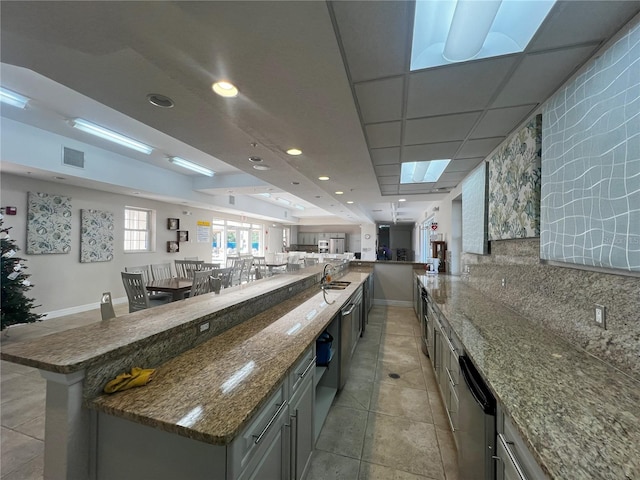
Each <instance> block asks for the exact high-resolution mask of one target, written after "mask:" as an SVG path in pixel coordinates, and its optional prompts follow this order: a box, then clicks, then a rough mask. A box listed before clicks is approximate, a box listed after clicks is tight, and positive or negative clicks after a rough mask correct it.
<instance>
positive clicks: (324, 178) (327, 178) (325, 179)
mask: <svg viewBox="0 0 640 480" xmlns="http://www.w3.org/2000/svg"><path fill="white" fill-rule="evenodd" d="M318 180H322V181H323V182H326V181H327V180H329V177H318Z"/></svg>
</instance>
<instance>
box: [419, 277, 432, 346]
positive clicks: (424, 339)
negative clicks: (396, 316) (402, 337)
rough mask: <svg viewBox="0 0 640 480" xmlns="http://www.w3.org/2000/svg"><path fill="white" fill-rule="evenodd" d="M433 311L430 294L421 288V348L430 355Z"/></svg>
mask: <svg viewBox="0 0 640 480" xmlns="http://www.w3.org/2000/svg"><path fill="white" fill-rule="evenodd" d="M432 315H433V312H432V311H429V296H428V294H427V291H426V290H425V289H422V288H421V289H420V307H419V308H418V319H419V320H420V332H421V335H420V340H421V341H420V348H421V349H422V353H424V354H425V355H426V356H427V357H428V356H429V340H430V337H431V335H432V333H431V332H430V331H429V329H430V328H432V327H431V318H430V317H431V316H432Z"/></svg>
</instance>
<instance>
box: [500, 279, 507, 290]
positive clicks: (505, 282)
mask: <svg viewBox="0 0 640 480" xmlns="http://www.w3.org/2000/svg"><path fill="white" fill-rule="evenodd" d="M501 283H502V288H504V287H506V286H507V279H506V278H503V279H502V282H501Z"/></svg>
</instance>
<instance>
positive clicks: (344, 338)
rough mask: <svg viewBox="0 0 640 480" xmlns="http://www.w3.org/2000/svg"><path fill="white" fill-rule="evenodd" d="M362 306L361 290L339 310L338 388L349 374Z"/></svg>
mask: <svg viewBox="0 0 640 480" xmlns="http://www.w3.org/2000/svg"><path fill="white" fill-rule="evenodd" d="M361 307H362V290H360V291H359V293H357V294H356V295H354V297H353V298H352V300H351V301H350V302H349V303H348V304H347V305H345V306H344V307H343V308H342V310H341V311H340V382H339V385H340V386H339V387H338V390H342V388H343V387H344V385H345V383H347V377H348V375H349V367H350V366H351V356H352V355H353V351H354V349H355V346H356V345H357V339H358V337H359V336H360V322H361V316H360V309H361Z"/></svg>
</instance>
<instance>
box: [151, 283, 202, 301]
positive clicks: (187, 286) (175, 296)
mask: <svg viewBox="0 0 640 480" xmlns="http://www.w3.org/2000/svg"><path fill="white" fill-rule="evenodd" d="M192 284H193V279H191V278H163V279H159V280H149V282H148V283H147V285H146V286H147V291H149V292H167V293H170V294H171V295H172V299H171V301H172V302H175V301H176V300H182V299H183V298H184V294H185V293H187V292H189V291H190V290H191V285H192Z"/></svg>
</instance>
